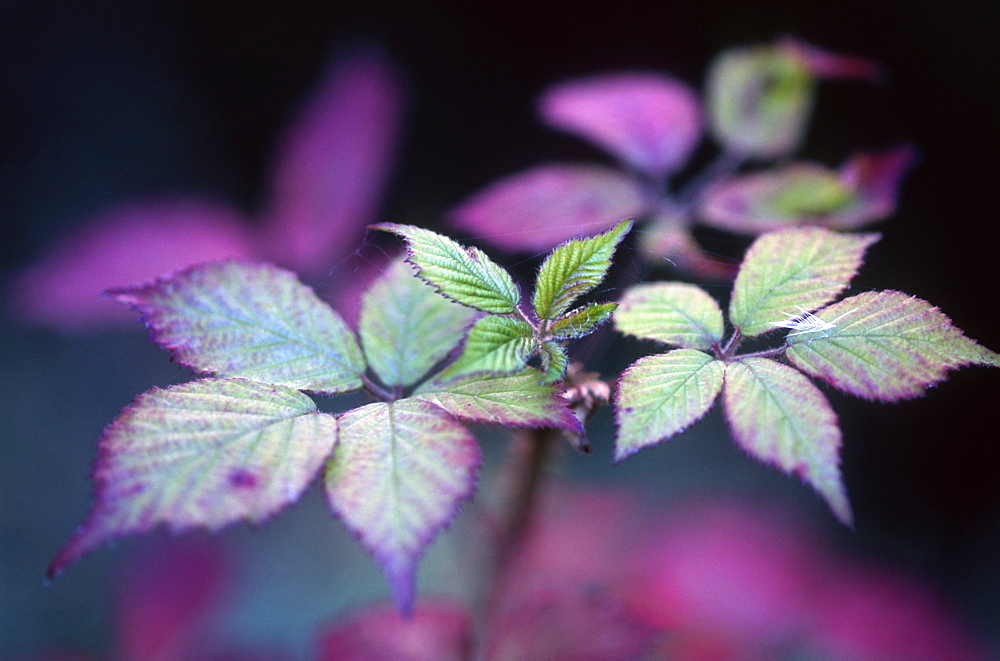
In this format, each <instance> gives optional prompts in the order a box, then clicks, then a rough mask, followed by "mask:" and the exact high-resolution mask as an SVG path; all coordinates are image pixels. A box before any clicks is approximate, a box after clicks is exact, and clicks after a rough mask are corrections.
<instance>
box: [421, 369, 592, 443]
mask: <svg viewBox="0 0 1000 661" xmlns="http://www.w3.org/2000/svg"><path fill="white" fill-rule="evenodd" d="M541 381H542V374H541V373H539V372H538V371H537V370H535V369H530V368H529V369H527V370H525V371H523V372H519V373H518V374H510V375H501V376H495V375H494V376H484V375H475V376H471V377H464V378H459V379H455V380H453V381H448V382H446V383H442V382H440V381H437V380H434V381H429V382H427V383H425V384H423V385H421V386H420V387H419V388H418V389H417V391H416V393H415V394H414V397H416V398H418V399H423V400H426V401H428V402H431V403H432V404H437V405H438V406H440V407H441V408H443V409H444V410H445V411H447V412H448V413H450V414H452V415H453V416H455V417H456V418H459V419H461V420H469V421H472V422H486V423H490V424H497V425H504V426H507V427H555V428H558V429H565V430H567V431H571V432H574V433H582V432H583V427H582V426H581V424H580V421H579V420H577V418H576V416H575V415H573V413H572V411H570V409H569V408H568V407H567V405H566V400H565V399H563V398H562V397H560V395H559V392H558V391H557V390H556V389H555V388H553V387H552V386H549V385H545V384H543V383H542V382H541Z"/></svg>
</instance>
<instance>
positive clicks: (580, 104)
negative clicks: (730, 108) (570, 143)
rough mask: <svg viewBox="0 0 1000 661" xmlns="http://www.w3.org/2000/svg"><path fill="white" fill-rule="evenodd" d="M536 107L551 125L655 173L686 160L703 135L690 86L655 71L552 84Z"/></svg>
mask: <svg viewBox="0 0 1000 661" xmlns="http://www.w3.org/2000/svg"><path fill="white" fill-rule="evenodd" d="M538 111H539V114H540V115H541V117H542V120H543V121H544V122H545V123H546V124H548V125H549V126H553V127H555V128H557V129H561V130H563V131H568V132H570V133H575V134H576V135H578V136H580V137H583V138H585V139H587V140H590V141H591V142H593V143H594V144H596V145H598V146H600V147H603V148H604V149H606V150H608V151H609V152H610V153H612V154H614V155H615V156H617V157H618V158H620V159H621V160H622V161H623V162H625V163H626V164H628V165H629V166H631V167H633V168H635V169H636V170H640V171H642V172H645V173H647V174H650V175H653V176H663V175H666V174H669V173H671V172H673V171H674V170H676V169H678V168H679V167H680V166H682V165H683V164H684V162H685V161H687V158H688V156H690V155H691V151H692V150H693V149H694V147H695V145H697V144H698V140H699V139H700V138H701V132H702V126H701V108H700V104H699V103H698V97H697V96H696V95H695V93H694V91H692V90H691V88H690V87H688V86H687V85H685V84H684V83H681V82H679V81H676V80H674V79H673V78H669V77H667V76H664V75H661V74H656V73H634V72H633V73H618V74H609V75H601V76H593V77H590V78H581V79H579V80H570V81H566V82H563V83H559V84H557V85H554V86H552V87H551V88H549V89H548V90H547V91H546V92H545V93H544V94H543V95H542V97H541V98H540V99H539V103H538Z"/></svg>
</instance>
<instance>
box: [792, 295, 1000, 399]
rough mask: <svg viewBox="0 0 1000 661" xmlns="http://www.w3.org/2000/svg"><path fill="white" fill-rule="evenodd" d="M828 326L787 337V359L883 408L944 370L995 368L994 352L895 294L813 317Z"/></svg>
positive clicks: (862, 298) (931, 310) (852, 301)
mask: <svg viewBox="0 0 1000 661" xmlns="http://www.w3.org/2000/svg"><path fill="white" fill-rule="evenodd" d="M816 317H817V318H819V319H820V320H821V321H823V322H826V323H831V324H832V327H831V328H829V329H825V330H823V331H822V332H817V333H801V334H798V335H792V336H789V338H788V344H789V348H788V351H787V354H786V355H787V356H788V359H789V360H790V361H791V362H792V364H793V365H795V366H796V367H798V368H799V369H801V370H802V371H803V372H806V373H807V374H810V375H812V376H815V377H818V378H820V379H823V380H824V381H826V382H828V383H830V384H831V385H833V386H834V387H836V388H839V389H840V390H843V391H844V392H847V393H850V394H852V395H856V396H858V397H864V398H866V399H875V400H881V401H885V402H893V401H899V400H901V399H908V398H910V397H917V396H919V395H922V394H923V392H924V389H926V388H927V387H929V386H932V385H934V384H936V383H939V382H941V381H943V380H944V379H945V376H946V372H947V371H948V370H949V369H954V368H956V367H961V366H962V365H968V364H982V365H992V366H994V367H1000V360H998V358H1000V357H998V356H997V354H996V353H994V352H992V351H990V350H989V349H987V348H985V347H983V346H981V345H979V344H977V343H976V342H975V341H974V340H971V339H969V338H968V337H966V336H965V335H963V334H962V331H960V330H959V329H957V328H955V327H954V326H953V325H952V323H951V320H950V319H948V317H946V316H945V315H944V314H943V313H942V312H941V311H940V310H939V309H938V308H936V307H934V306H932V305H931V304H930V303H927V302H926V301H922V300H920V299H919V298H914V297H912V296H909V295H907V294H904V293H902V292H897V291H883V292H865V293H863V294H859V295H857V296H852V297H850V298H846V299H844V300H843V301H840V302H839V303H836V304H834V305H831V306H830V307H828V308H824V309H823V310H820V311H819V313H818V314H817V315H816Z"/></svg>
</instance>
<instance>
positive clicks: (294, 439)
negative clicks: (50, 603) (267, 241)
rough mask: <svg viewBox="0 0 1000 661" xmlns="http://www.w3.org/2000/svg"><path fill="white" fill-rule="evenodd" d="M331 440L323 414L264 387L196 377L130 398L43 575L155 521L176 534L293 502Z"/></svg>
mask: <svg viewBox="0 0 1000 661" xmlns="http://www.w3.org/2000/svg"><path fill="white" fill-rule="evenodd" d="M336 440H337V421H336V419H335V418H334V417H333V416H330V415H327V414H325V413H318V412H317V411H316V405H315V403H314V402H313V401H312V399H310V398H309V397H308V396H307V395H303V394H302V393H300V392H297V391H296V390H292V389H290V388H284V387H282V386H278V385H274V384H270V383H258V382H256V381H248V380H244V379H204V380H201V381H194V382H191V383H184V384H181V385H177V386H173V387H170V388H167V389H164V390H160V389H153V390H151V391H149V392H147V393H145V394H144V395H140V396H139V397H138V398H137V399H136V400H135V401H134V402H133V403H132V404H131V405H129V406H128V407H126V408H125V410H123V411H122V412H121V414H120V415H119V416H118V418H117V419H116V420H115V422H114V423H112V424H111V426H109V427H108V428H107V430H105V432H104V436H103V437H102V438H101V442H100V453H99V455H98V458H97V465H96V467H95V469H94V480H95V482H96V483H97V494H96V497H97V501H96V503H95V504H94V507H93V509H92V510H91V513H90V515H89V516H88V517H87V520H86V522H85V523H84V524H83V525H82V526H81V527H80V528H79V530H78V531H77V533H76V534H75V535H74V536H73V537H72V539H70V541H69V543H67V544H66V546H65V547H64V548H63V549H62V550H61V551H60V552H59V555H58V556H56V558H55V560H53V562H52V565H51V566H50V568H49V576H54V575H55V574H57V573H59V572H60V571H61V570H62V569H63V568H64V567H66V565H68V564H70V563H72V562H73V561H75V560H77V559H78V558H79V557H80V556H82V555H83V554H84V553H87V552H88V551H90V550H92V549H94V548H96V547H97V546H99V545H100V544H102V543H104V542H106V541H108V540H109V539H112V538H114V537H120V536H122V535H127V534H132V533H139V532H146V531H149V530H151V529H152V528H153V527H155V526H156V525H157V524H160V523H166V524H168V525H169V527H170V528H171V530H174V531H182V530H187V529H189V528H194V527H205V528H209V529H212V530H216V529H218V528H221V527H222V526H224V525H226V524H229V523H233V522H234V521H238V520H240V519H247V520H249V521H252V522H255V523H257V522H260V521H262V520H264V519H266V518H267V517H269V516H271V515H273V514H275V513H276V512H278V511H279V510H281V509H282V508H284V507H285V506H286V505H288V504H290V503H292V502H294V501H296V500H297V499H298V498H299V496H300V495H301V494H302V491H303V490H304V489H305V488H306V486H307V485H308V484H309V482H310V480H312V478H313V476H314V475H315V474H316V472H317V471H318V470H319V468H320V466H321V465H322V463H323V461H324V460H325V459H326V458H327V456H328V455H329V454H330V451H331V450H332V449H333V446H334V443H335V442H336Z"/></svg>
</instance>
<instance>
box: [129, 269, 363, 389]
mask: <svg viewBox="0 0 1000 661" xmlns="http://www.w3.org/2000/svg"><path fill="white" fill-rule="evenodd" d="M110 293H111V295H112V296H113V297H114V298H115V299H116V300H118V301H121V302H122V303H126V304H128V305H131V306H132V307H133V308H135V309H136V310H138V311H139V312H140V313H142V321H143V322H144V323H145V324H146V325H148V326H149V327H150V329H151V330H152V335H153V339H154V340H155V341H156V342H157V343H158V344H159V345H160V346H162V347H165V348H167V349H169V350H170V351H171V352H173V354H174V357H175V359H176V360H177V361H178V362H180V363H182V364H184V365H187V366H188V367H191V368H192V369H194V370H197V371H199V372H206V373H210V374H215V375H217V376H222V377H244V378H248V379H255V380H258V381H267V382H269V383H277V384H280V385H283V386H288V387H290V388H297V389H299V390H309V391H312V392H317V393H328V394H329V393H338V392H346V391H348V390H356V389H358V388H360V387H361V378H360V376H361V374H362V373H363V372H364V371H365V361H364V357H363V356H362V355H361V349H360V348H358V344H357V340H355V339H354V334H353V333H352V332H351V330H350V329H349V328H348V327H347V325H346V324H345V323H344V321H343V319H341V317H340V315H338V314H337V313H336V312H334V310H333V309H332V308H330V306H328V305H326V304H325V303H323V302H322V301H321V300H320V299H319V298H318V297H317V296H316V294H315V293H313V290H312V289H310V288H309V287H307V286H306V285H304V284H302V283H301V282H299V281H298V279H297V278H296V277H295V275H294V274H292V273H291V272H289V271H286V270H284V269H280V268H278V267H276V266H271V265H270V264H250V263H244V262H237V261H225V262H211V263H208V264H200V265H197V266H193V267H191V268H188V269H186V270H184V271H181V272H180V273H177V274H175V275H173V276H170V277H167V278H161V279H159V280H157V281H156V282H154V283H152V284H147V285H143V286H140V287H133V288H129V289H120V290H116V291H113V292H110Z"/></svg>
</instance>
